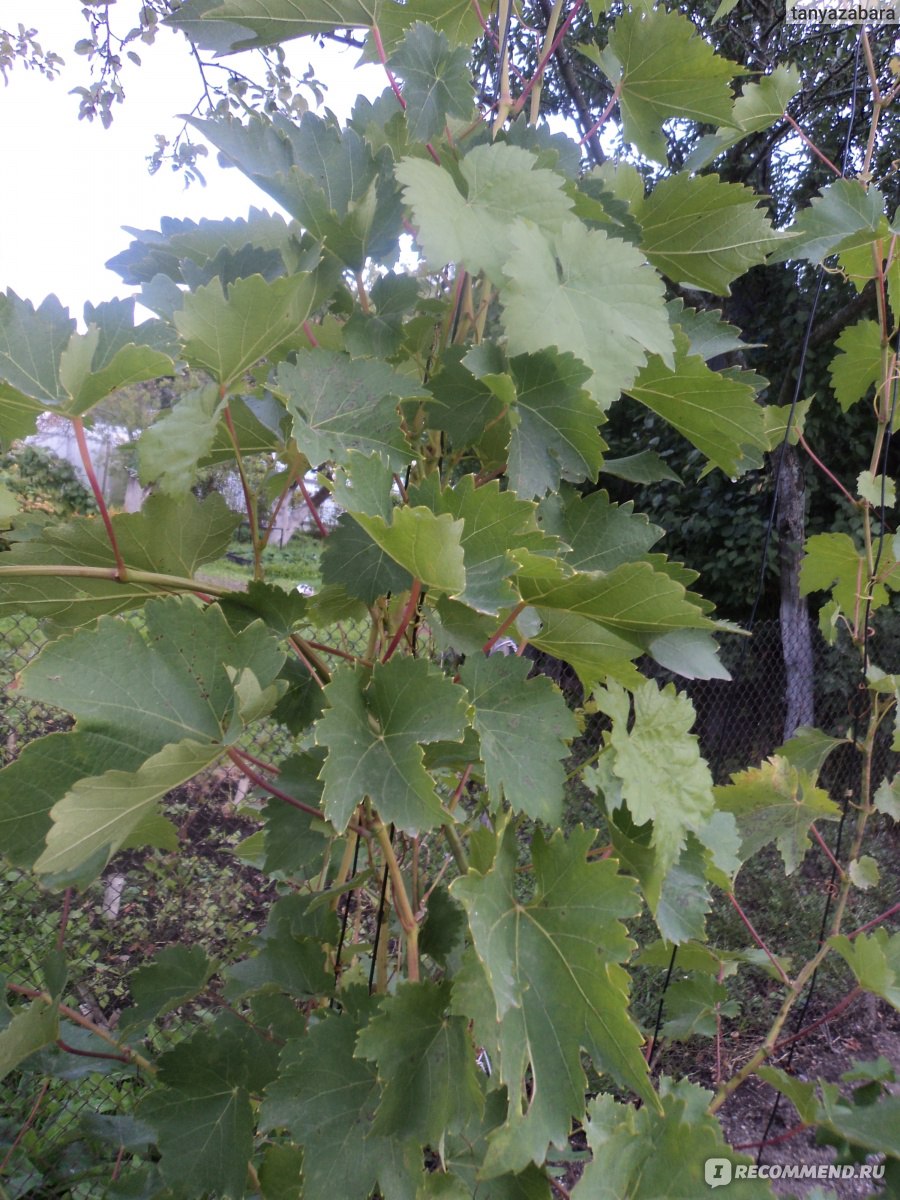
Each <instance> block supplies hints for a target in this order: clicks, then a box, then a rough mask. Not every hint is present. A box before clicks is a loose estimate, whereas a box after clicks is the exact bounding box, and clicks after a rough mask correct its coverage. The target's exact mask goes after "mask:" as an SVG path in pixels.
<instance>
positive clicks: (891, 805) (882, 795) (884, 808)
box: [873, 775, 900, 821]
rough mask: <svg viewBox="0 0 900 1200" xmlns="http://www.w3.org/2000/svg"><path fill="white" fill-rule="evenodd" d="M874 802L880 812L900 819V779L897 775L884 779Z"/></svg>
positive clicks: (895, 819) (894, 818)
mask: <svg viewBox="0 0 900 1200" xmlns="http://www.w3.org/2000/svg"><path fill="white" fill-rule="evenodd" d="M873 803H874V805H875V807H876V808H877V809H878V811H879V812H880V813H884V815H885V816H886V817H891V819H892V820H894V821H900V779H898V778H897V776H896V775H895V776H894V778H893V779H891V780H890V781H888V780H887V779H882V781H881V783H880V784H879V785H878V787H877V789H876V791H875V796H874V798H873Z"/></svg>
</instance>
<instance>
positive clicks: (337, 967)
mask: <svg viewBox="0 0 900 1200" xmlns="http://www.w3.org/2000/svg"><path fill="white" fill-rule="evenodd" d="M361 843H362V838H361V837H360V836H359V834H357V835H356V847H355V849H354V851H353V869H352V870H351V872H350V878H351V879H355V878H356V868H357V864H358V863H359V847H360V845H361ZM355 891H356V889H355V888H353V889H352V890H351V891H349V892H348V893H347V895H346V897H345V898H344V919H343V920H342V921H341V936H340V937H339V938H338V944H337V950H336V951H335V954H334V986H335V990H337V985H338V982H339V980H340V977H341V954H342V953H343V950H344V940H345V938H346V937H347V922H348V921H349V919H350V897H351V896H352V895H353V892H355ZM335 1003H336V1000H335V997H334V996H332V998H331V1002H330V1004H329V1005H328V1007H329V1008H334V1006H335Z"/></svg>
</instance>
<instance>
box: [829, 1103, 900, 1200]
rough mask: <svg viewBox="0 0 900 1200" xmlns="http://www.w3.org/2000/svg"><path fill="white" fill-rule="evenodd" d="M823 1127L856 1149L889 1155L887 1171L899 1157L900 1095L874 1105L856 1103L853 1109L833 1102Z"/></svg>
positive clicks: (830, 1104)
mask: <svg viewBox="0 0 900 1200" xmlns="http://www.w3.org/2000/svg"><path fill="white" fill-rule="evenodd" d="M820 1120H821V1118H820ZM821 1124H822V1125H824V1126H825V1128H826V1129H830V1130H831V1131H833V1132H834V1133H836V1134H837V1135H838V1136H839V1137H840V1138H841V1139H843V1140H846V1141H848V1142H850V1143H851V1144H852V1145H853V1146H861V1147H862V1148H863V1149H864V1150H866V1151H868V1152H869V1153H874V1154H884V1155H887V1157H888V1171H890V1170H891V1166H892V1162H891V1160H896V1159H897V1158H900V1134H898V1130H900V1096H884V1097H882V1098H881V1099H880V1100H879V1101H878V1102H877V1103H875V1104H856V1105H854V1106H853V1107H852V1108H851V1107H850V1106H848V1105H838V1104H836V1103H835V1102H834V1101H833V1100H832V1101H831V1102H830V1103H827V1102H826V1112H825V1119H824V1120H821ZM895 1178H896V1176H895ZM891 1186H893V1181H892V1184H891Z"/></svg>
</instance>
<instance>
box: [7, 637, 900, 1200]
mask: <svg viewBox="0 0 900 1200" xmlns="http://www.w3.org/2000/svg"><path fill="white" fill-rule="evenodd" d="M0 632H2V641H0V704H2V711H3V731H4V739H3V743H2V746H0V750H2V756H3V757H2V761H3V762H4V763H7V762H10V761H12V759H13V758H15V757H16V756H17V755H18V754H19V753H20V752H21V750H22V748H23V746H25V745H26V744H27V743H28V742H29V741H30V740H31V739H33V738H35V737H37V736H39V735H42V734H44V733H47V732H51V731H53V730H62V729H66V728H68V727H69V725H70V723H71V722H70V719H69V718H68V716H67V715H66V714H64V713H61V712H59V711H56V710H53V709H52V708H49V707H47V706H46V705H42V704H36V703H35V702H33V701H31V700H29V699H28V698H27V697H26V696H25V695H24V693H23V692H22V691H20V690H18V689H17V687H16V676H17V673H18V672H19V671H20V670H21V669H22V668H23V667H24V666H25V665H26V664H27V662H28V661H29V660H30V659H31V658H33V657H34V655H35V654H37V653H38V651H39V649H40V647H41V645H42V642H43V635H42V634H41V632H40V630H39V628H38V625H37V623H36V622H35V621H33V620H31V619H29V618H26V617H21V618H18V619H15V620H8V621H6V622H5V623H4V626H3V629H2V631H0ZM362 636H363V635H362V633H361V632H359V635H358V636H357V631H355V630H353V629H349V630H348V629H342V630H341V631H340V637H339V639H338V640H339V641H340V642H341V644H342V645H343V647H344V648H345V650H348V651H350V652H355V653H363V652H364V650H365V646H364V644H362V645H358V644H356V643H357V642H358V641H359V640H360V639H361V638H362ZM791 649H792V650H793V649H794V648H791ZM809 651H810V652H809V653H808V655H807V656H806V662H807V670H806V672H805V676H806V677H802V678H800V679H799V686H800V688H801V691H802V690H803V689H806V691H807V693H808V698H809V703H810V704H811V705H812V708H813V709H814V710H815V720H816V723H817V725H818V726H819V727H821V728H824V729H826V730H827V731H828V732H829V733H832V734H835V735H838V736H846V735H849V736H850V737H851V738H852V737H853V736H854V734H855V732H856V731H855V728H854V720H857V719H860V718H861V717H862V716H863V715H864V714H862V713H859V714H855V712H854V707H855V704H856V703H857V702H858V697H859V696H860V692H859V660H858V655H856V654H855V653H854V652H853V649H852V647H850V646H849V645H847V646H845V645H843V644H840V643H839V644H838V645H835V646H828V645H826V644H825V642H824V640H823V639H822V637H821V635H820V634H819V632H818V630H817V629H816V628H812V629H811V640H810V643H809ZM722 654H723V659H724V661H725V662H726V664H727V665H728V667H729V669H730V670H731V673H732V679H731V681H725V680H711V681H685V680H683V679H678V678H676V677H674V676H669V675H667V674H666V673H665V672H662V671H660V670H659V669H658V668H655V669H654V671H653V673H654V674H655V676H656V677H657V678H658V679H659V680H660V682H664V681H666V680H667V679H669V678H672V679H675V681H676V682H677V684H678V686H679V687H682V688H683V689H684V690H686V691H687V692H688V694H689V695H690V696H691V699H692V701H693V703H694V706H695V708H696V711H697V724H696V731H697V733H698V735H699V738H700V742H701V746H702V749H703V751H704V754H705V755H706V757H707V758H708V759H709V761H710V762H711V764H712V766H713V770H714V772H715V775H716V777H717V779H718V780H720V781H721V780H724V779H727V777H728V775H729V774H730V773H731V772H734V771H736V770H740V769H743V768H744V767H746V766H748V765H753V764H756V763H758V762H760V761H761V760H762V759H763V758H764V757H765V756H766V755H768V754H770V753H771V752H772V751H773V750H774V749H775V748H776V747H777V746H779V745H780V744H781V742H782V741H783V735H784V731H785V721H786V719H787V700H786V696H787V694H788V691H789V688H788V678H787V673H786V667H785V661H786V658H788V659H790V660H792V661H794V662H796V660H797V657H798V656H797V654H795V653H789V654H788V655H787V656H786V655H785V654H784V651H783V645H782V632H781V629H780V627H779V624H778V622H777V621H768V622H761V623H759V624H758V625H757V626H756V628H755V629H754V631H753V635H752V637H750V638H740V637H733V638H729V639H727V640H726V644H725V645H724V646H723V650H722ZM800 657H801V658H802V656H800ZM650 666H651V667H652V664H650ZM795 674H796V670H795ZM797 682H798V681H797V679H796V678H795V680H794V684H795V685H796V684H797ZM287 740H288V739H287V736H286V734H285V733H284V731H283V729H280V728H279V727H276V726H274V725H272V726H269V727H267V728H264V729H263V730H262V731H261V732H260V733H259V734H258V735H257V740H256V742H255V743H254V745H253V746H252V747H250V749H252V750H253V752H254V753H255V754H260V755H261V756H262V757H269V756H277V754H278V752H279V751H281V750H283V749H284V748H285V745H286V743H287ZM890 757H891V756H889V752H888V750H887V748H886V747H883V748H881V749H880V750H879V763H878V771H879V773H880V774H883V773H884V772H885V771H886V770H888V769H889V768H892V767H893V766H894V764H893V763H892V762H890V761H889V758H890ZM892 757H896V756H892ZM827 771H828V774H827V778H826V779H824V780H823V782H824V783H825V784H826V785H827V786H828V787H829V788H830V790H831V791H832V794H834V795H836V796H841V795H847V794H850V795H853V794H855V792H856V788H857V782H858V775H859V758H858V754H857V753H856V751H855V750H854V749H853V748H852V746H850V745H849V744H848V745H847V746H845V747H841V749H840V750H839V751H838V752H837V753H836V754H835V755H833V756H832V759H831V760H830V761H829V764H828V768H827ZM246 792H247V781H246V780H245V779H243V778H241V777H239V776H238V774H237V773H236V772H235V773H232V772H231V771H230V770H226V769H221V768H220V769H219V770H217V771H214V772H212V773H211V774H210V775H209V776H208V777H206V778H205V779H204V780H202V781H200V782H197V781H195V782H194V783H193V784H192V785H191V786H190V788H189V789H180V790H179V791H177V792H175V793H173V794H172V795H171V796H170V797H168V799H167V804H166V808H167V815H168V816H169V818H170V820H172V821H173V822H174V823H175V825H176V827H177V829H178V836H179V844H180V846H179V851H178V852H177V853H172V852H166V851H159V850H150V851H147V852H136V851H131V852H127V853H126V854H124V855H120V856H119V857H117V859H116V860H115V863H114V864H113V866H112V867H111V868H110V870H109V871H108V872H107V873H106V874H105V875H104V877H103V878H102V879H101V880H99V881H98V882H97V883H95V884H94V885H92V886H91V887H90V888H88V889H87V890H86V891H85V892H84V893H82V894H78V895H74V894H70V893H62V894H60V893H54V892H49V891H45V890H43V889H42V888H40V887H39V886H38V885H37V884H36V882H35V881H34V878H33V877H32V876H31V875H29V874H26V873H23V872H21V871H17V870H14V869H5V870H4V871H3V891H2V898H0V973H2V974H5V975H6V977H7V980H8V982H10V983H12V984H13V985H15V986H16V987H18V988H20V989H29V988H30V989H36V988H40V987H43V986H44V973H43V967H42V964H43V963H44V960H45V959H46V957H47V956H48V955H49V954H51V953H52V951H53V950H54V948H55V947H56V945H57V943H58V941H59V940H60V930H61V928H62V927H63V926H64V927H65V948H66V954H67V958H68V962H69V972H70V974H69V982H68V984H67V987H66V991H65V994H64V999H65V1002H66V1004H67V1005H68V1007H69V1009H70V1010H71V1012H70V1015H69V1017H68V1018H67V1020H66V1022H65V1025H64V1036H63V1039H62V1040H63V1042H64V1043H65V1045H66V1047H69V1049H66V1050H59V1049H56V1050H53V1051H45V1052H42V1053H41V1054H38V1055H36V1056H33V1057H32V1059H30V1060H28V1061H27V1062H26V1063H25V1064H24V1066H23V1068H22V1069H20V1070H18V1071H16V1072H13V1073H12V1074H11V1075H10V1076H8V1077H7V1079H6V1080H5V1082H4V1083H3V1084H0V1196H2V1197H3V1200H22V1198H25V1197H28V1198H32V1197H34V1198H41V1197H47V1198H50V1197H54V1198H56V1197H67V1198H69V1197H71V1198H72V1200H93V1198H94V1197H100V1196H108V1195H109V1194H111V1193H110V1183H111V1181H114V1180H115V1178H116V1176H117V1174H118V1171H119V1167H120V1164H121V1163H122V1160H123V1156H124V1155H126V1154H127V1153H129V1152H131V1151H139V1150H140V1149H141V1138H142V1137H143V1138H144V1139H146V1131H143V1130H142V1128H141V1126H140V1123H139V1121H136V1120H135V1119H134V1118H133V1117H132V1115H131V1114H132V1113H133V1112H134V1108H135V1105H136V1102H137V1099H138V1098H139V1095H140V1091H141V1080H140V1078H139V1076H138V1075H137V1074H136V1073H135V1071H134V1069H133V1068H132V1067H130V1066H128V1065H127V1064H123V1063H121V1062H119V1061H117V1060H116V1059H115V1058H110V1059H106V1060H99V1059H97V1058H94V1057H84V1056H82V1055H79V1054H78V1053H77V1051H78V1049H79V1045H80V1043H79V1038H83V1035H84V1030H83V1029H80V1027H79V1024H78V1018H79V1016H81V1017H84V1018H87V1019H88V1020H89V1021H90V1022H92V1023H93V1024H94V1025H97V1026H99V1027H100V1028H101V1029H114V1028H115V1027H116V1023H117V1021H118V1019H119V1014H120V1012H121V1011H122V1009H123V1008H125V1007H127V1005H128V1003H129V994H128V983H127V977H128V975H129V974H130V973H131V972H132V971H133V970H135V969H136V968H137V967H139V966H141V965H142V964H143V963H144V962H145V961H147V960H148V959H150V958H151V957H152V956H153V955H154V954H155V952H156V951H157V950H158V949H160V948H161V947H163V946H165V945H169V944H174V943H183V944H192V945H202V946H203V947H204V948H205V949H206V950H207V953H208V954H209V955H210V956H211V957H215V956H216V954H217V952H218V951H221V950H224V949H225V948H226V947H233V946H234V945H236V944H238V943H239V942H240V940H241V939H242V938H246V936H247V935H249V934H251V933H252V932H254V931H256V930H257V929H258V928H259V927H260V926H261V924H262V923H263V922H264V920H265V916H266V913H267V909H268V907H269V905H270V904H271V902H272V900H273V899H274V892H273V890H272V885H271V882H270V880H269V879H268V878H267V877H266V876H264V875H262V874H261V873H260V872H258V871H257V870H255V868H254V867H253V866H252V861H251V860H250V859H249V858H248V857H244V858H243V859H242V857H241V843H242V842H243V841H244V839H246V838H247V837H249V836H250V835H251V834H252V832H253V830H254V828H255V825H254V823H253V821H252V819H250V818H248V816H247V813H246V809H245V807H244V805H245V802H246ZM235 852H237V856H238V857H237V859H235ZM235 873H237V875H238V876H239V880H236V879H235ZM223 875H225V877H226V878H227V879H228V880H229V886H228V888H223V887H222V878H223ZM235 884H237V886H234V885H235ZM215 1002H216V996H215V994H214V992H211V993H210V994H209V995H208V996H206V997H200V998H198V1000H197V1002H196V1004H198V1005H200V1006H201V1007H202V1005H203V1004H204V1003H207V1004H214V1003H215ZM180 1020H181V1018H180V1017H179V1015H178V1014H177V1013H176V1014H173V1015H172V1016H170V1017H169V1018H167V1020H166V1021H165V1022H163V1024H162V1025H161V1026H160V1027H159V1030H158V1033H157V1035H156V1036H157V1038H158V1045H157V1047H156V1048H157V1049H160V1048H162V1047H164V1046H165V1045H167V1044H171V1043H172V1042H173V1041H174V1040H176V1039H177V1038H178V1037H179V1036H180V1027H181V1026H180ZM73 1051H74V1052H73ZM51 1072H52V1073H51Z"/></svg>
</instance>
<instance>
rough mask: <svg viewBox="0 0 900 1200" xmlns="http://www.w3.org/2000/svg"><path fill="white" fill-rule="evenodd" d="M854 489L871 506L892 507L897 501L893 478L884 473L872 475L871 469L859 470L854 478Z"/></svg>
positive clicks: (879, 507) (878, 507)
mask: <svg viewBox="0 0 900 1200" xmlns="http://www.w3.org/2000/svg"><path fill="white" fill-rule="evenodd" d="M856 490H857V492H859V494H860V496H862V498H863V500H868V502H869V503H870V504H871V505H872V507H873V508H877V509H879V510H880V509H881V506H882V504H883V505H884V506H885V508H893V507H894V505H895V504H896V503H897V488H896V485H895V484H894V481H893V479H889V478H888V477H887V476H886V475H873V474H872V472H871V471H860V473H859V475H858V477H857V480H856Z"/></svg>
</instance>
